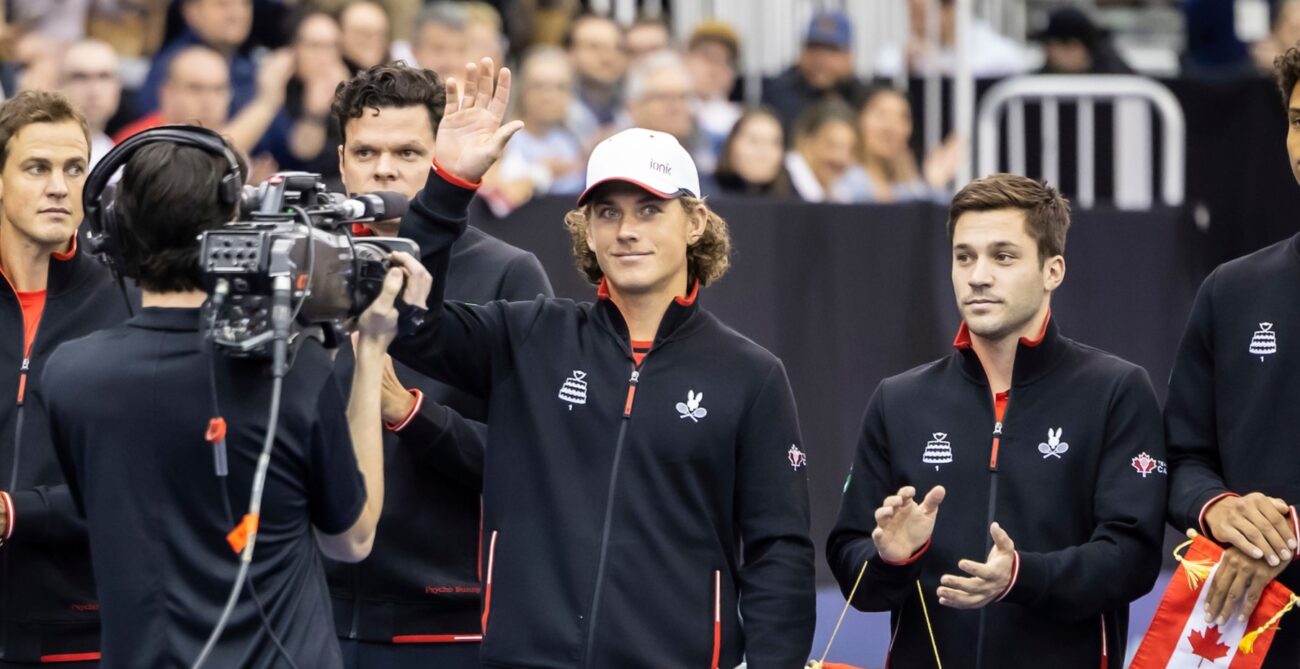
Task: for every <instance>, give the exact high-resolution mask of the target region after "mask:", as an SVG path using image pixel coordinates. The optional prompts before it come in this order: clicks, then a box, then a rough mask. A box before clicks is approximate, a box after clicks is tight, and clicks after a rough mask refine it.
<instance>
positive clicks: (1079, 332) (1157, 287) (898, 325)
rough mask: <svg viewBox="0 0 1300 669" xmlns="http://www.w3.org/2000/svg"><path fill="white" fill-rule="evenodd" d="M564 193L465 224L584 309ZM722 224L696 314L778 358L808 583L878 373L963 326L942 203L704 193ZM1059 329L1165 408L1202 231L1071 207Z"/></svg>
mask: <svg viewBox="0 0 1300 669" xmlns="http://www.w3.org/2000/svg"><path fill="white" fill-rule="evenodd" d="M572 202H573V200H572V198H567V197H566V198H544V199H540V200H537V201H534V202H532V203H529V204H528V205H526V206H525V207H523V208H521V209H519V210H518V211H516V212H514V213H513V214H512V215H510V216H509V217H507V218H505V219H501V220H497V219H495V218H493V217H492V216H491V215H490V214H489V213H487V209H486V207H484V206H482V204H481V203H478V202H476V204H475V206H474V208H473V209H472V210H471V221H472V222H473V224H474V225H477V226H478V227H480V228H481V229H483V230H485V231H487V232H489V233H491V234H493V235H496V236H497V237H500V238H501V239H504V240H506V241H507V242H510V243H511V244H514V245H516V246H519V247H521V248H524V249H527V250H529V251H532V252H533V253H535V254H536V255H537V257H538V258H539V259H540V260H541V262H542V264H543V265H544V266H545V267H546V271H547V272H548V273H549V274H550V277H551V282H552V284H554V286H555V293H556V295H558V296H561V297H570V298H573V299H578V300H591V299H594V297H595V288H594V287H593V286H591V285H590V284H589V283H587V282H586V279H585V278H584V277H583V276H582V275H581V274H579V273H578V271H577V270H576V269H575V268H574V264H573V261H572V259H571V256H570V241H569V236H568V233H567V232H565V230H564V227H563V218H564V213H565V211H567V210H568V209H569V208H570V207H571V206H572ZM710 203H711V204H712V205H713V207H714V209H715V210H716V211H718V212H719V213H720V214H721V215H722V216H723V217H724V218H726V219H727V222H728V224H729V226H730V227H731V233H732V241H733V255H732V261H733V262H732V268H731V270H730V272H729V273H728V274H727V275H726V276H725V277H723V279H722V280H720V281H719V282H718V283H717V284H716V285H713V286H710V287H708V288H705V289H703V290H701V292H700V300H701V305H702V306H703V307H704V308H706V309H708V310H710V311H712V312H713V313H714V314H715V315H717V316H718V317H719V318H721V319H722V320H723V322H725V323H727V324H728V325H730V326H731V327H733V328H735V329H736V330H738V331H740V332H741V333H742V334H744V335H746V336H748V337H749V338H751V339H753V340H754V341H756V342H758V343H759V344H761V345H762V346H764V347H766V348H767V349H768V350H770V351H772V352H773V353H774V354H776V355H777V356H778V357H780V358H781V359H782V361H784V363H785V366H786V370H787V371H788V373H789V376H790V383H791V385H792V386H793V389H794V394H795V399H796V401H797V402H798V406H799V419H800V425H801V427H802V429H803V436H804V442H805V444H806V445H807V449H806V450H807V452H808V467H809V476H810V478H811V481H812V511H813V539H814V541H815V542H816V543H817V544H818V556H819V557H818V570H819V576H820V577H821V578H822V579H823V580H825V579H828V578H829V574H828V572H827V570H826V569H825V566H824V559H822V557H821V551H822V548H823V546H822V544H823V543H824V540H825V537H826V535H827V534H828V533H829V532H830V528H831V526H832V525H833V523H834V521H835V516H836V514H837V513H838V510H839V502H840V494H841V488H842V486H843V482H844V477H845V475H846V473H847V472H848V468H849V464H850V463H851V462H852V456H853V449H854V446H855V442H856V439H857V436H858V429H859V426H860V424H861V419H862V415H863V411H864V410H865V408H866V403H867V399H868V398H869V397H870V395H871V392H872V391H873V390H874V389H875V387H876V384H878V383H879V382H880V380H881V379H883V378H885V377H886V376H890V375H893V374H898V373H900V372H903V371H905V370H907V369H909V368H911V367H914V366H916V365H919V364H922V363H924V362H927V361H929V360H933V359H935V358H938V357H940V356H944V355H947V354H949V353H950V352H951V351H952V348H951V344H952V339H953V335H954V334H955V333H956V331H957V326H958V324H959V317H958V315H957V309H956V304H955V299H954V297H953V291H952V282H951V278H950V251H949V244H948V240H947V230H946V225H945V224H946V216H947V212H946V209H944V208H943V207H940V206H938V205H933V204H912V205H875V206H862V205H857V206H854V205H813V204H805V203H799V202H775V201H766V200H726V199H714V198H710ZM1072 219H1073V223H1072V225H1071V228H1070V233H1069V242H1068V244H1067V246H1066V253H1065V257H1066V275H1065V283H1064V284H1063V286H1062V287H1061V289H1060V290H1058V291H1057V294H1056V295H1055V296H1054V298H1053V301H1052V313H1053V316H1052V317H1053V318H1054V319H1056V322H1057V323H1058V324H1059V325H1060V328H1061V332H1062V333H1063V334H1065V335H1066V336H1069V337H1071V338H1073V339H1076V340H1079V341H1082V342H1084V343H1087V344H1089V345H1092V346H1096V347H1098V348H1101V349H1103V350H1106V351H1109V352H1111V353H1114V354H1115V355H1118V356H1120V357H1122V358H1125V359H1127V360H1130V361H1132V362H1135V363H1137V364H1140V365H1142V366H1143V367H1145V368H1146V369H1147V371H1148V372H1149V373H1150V375H1151V381H1152V384H1153V385H1154V386H1155V388H1156V391H1157V393H1158V394H1159V395H1160V397H1161V398H1162V399H1163V397H1164V394H1165V386H1166V383H1167V379H1168V376H1169V370H1170V367H1171V365H1172V363H1173V357H1174V353H1175V351H1176V349H1177V346H1178V342H1179V339H1180V337H1181V336H1182V330H1183V326H1184V325H1185V323H1186V319H1187V315H1188V311H1189V310H1190V307H1191V301H1192V298H1193V296H1194V295H1195V291H1196V287H1197V285H1198V284H1199V282H1200V280H1201V278H1202V275H1203V270H1201V269H1199V265H1200V264H1201V263H1200V262H1197V259H1198V258H1203V257H1204V256H1203V255H1202V254H1203V253H1204V248H1203V247H1204V245H1205V243H1206V241H1205V237H1204V236H1203V235H1202V234H1201V233H1198V232H1197V231H1196V229H1195V227H1194V226H1193V224H1192V223H1191V220H1190V217H1189V216H1186V215H1184V213H1183V211H1181V210H1176V209H1157V210H1153V211H1147V212H1118V211H1109V210H1099V209H1093V210H1089V211H1079V212H1075V213H1074V214H1073V216H1072Z"/></svg>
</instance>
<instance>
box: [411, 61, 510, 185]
mask: <svg viewBox="0 0 1300 669" xmlns="http://www.w3.org/2000/svg"><path fill="white" fill-rule="evenodd" d="M509 102H510V69H509V68H505V67H503V68H501V70H500V71H499V72H498V71H496V70H495V68H494V66H493V64H492V59H491V58H484V59H483V60H482V61H480V62H479V63H478V64H477V65H475V64H474V63H468V64H466V66H465V80H464V83H463V84H462V83H461V82H459V81H457V80H456V79H455V78H453V77H448V78H447V106H446V110H445V111H444V112H443V116H442V122H441V123H439V124H438V132H437V133H436V134H437V136H436V137H435V138H434V148H433V155H434V158H435V159H436V160H437V161H438V164H439V165H440V166H442V168H443V169H446V170H448V171H449V172H451V174H452V175H453V176H456V177H458V178H460V179H464V180H466V181H471V182H474V181H478V180H479V179H481V178H483V175H484V174H486V173H487V171H488V168H489V167H492V164H493V163H495V162H496V161H497V159H498V158H500V157H501V152H502V151H503V150H504V149H505V147H506V142H508V141H510V137H511V136H512V135H514V134H515V133H516V132H518V131H519V130H520V129H521V128H523V127H524V122H523V121H511V122H510V123H507V124H506V125H504V126H503V125H501V119H502V117H504V116H505V113H506V105H507V104H508V103H509Z"/></svg>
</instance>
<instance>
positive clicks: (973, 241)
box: [952, 209, 1065, 342]
mask: <svg viewBox="0 0 1300 669" xmlns="http://www.w3.org/2000/svg"><path fill="white" fill-rule="evenodd" d="M1064 278H1065V258H1064V257H1062V256H1055V257H1053V258H1048V259H1046V262H1043V261H1040V259H1039V257H1038V242H1037V241H1036V240H1035V239H1034V238H1033V237H1032V236H1031V235H1030V234H1029V230H1028V228H1027V227H1026V225H1025V212H1024V210H1021V209H996V210H993V211H969V212H966V213H964V214H962V215H961V217H960V218H958V219H957V224H956V225H955V226H954V227H953V234H952V289H953V292H954V293H955V294H956V297H957V309H958V310H959V311H960V312H961V317H962V318H963V319H964V320H965V321H966V326H967V327H968V328H970V331H971V334H972V335H975V336H977V337H982V338H984V339H986V340H989V341H994V342H996V341H1002V340H1004V339H1006V338H1007V337H1021V336H1025V335H1029V336H1035V335H1037V334H1038V333H1037V332H1034V331H1032V330H1033V329H1034V328H1036V327H1039V326H1040V325H1041V322H1042V321H1041V316H1042V315H1043V314H1044V313H1045V310H1046V309H1047V304H1048V300H1049V299H1050V297H1051V294H1052V291H1053V290H1055V289H1056V287H1057V286H1059V285H1061V281H1062V280H1063V279H1064Z"/></svg>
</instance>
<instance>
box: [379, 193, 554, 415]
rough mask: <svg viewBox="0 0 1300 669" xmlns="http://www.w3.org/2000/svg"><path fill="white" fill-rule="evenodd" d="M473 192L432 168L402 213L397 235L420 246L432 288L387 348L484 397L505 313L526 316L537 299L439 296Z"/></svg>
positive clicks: (502, 341) (501, 345)
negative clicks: (414, 321) (474, 301)
mask: <svg viewBox="0 0 1300 669" xmlns="http://www.w3.org/2000/svg"><path fill="white" fill-rule="evenodd" d="M473 197H474V191H472V190H469V189H466V188H461V187H460V186H457V185H454V184H452V183H451V182H449V181H447V180H446V179H444V178H442V176H440V175H439V174H438V172H437V171H436V170H434V171H431V172H430V173H429V179H428V181H427V182H426V183H425V187H424V189H423V190H421V191H420V192H419V194H417V195H416V197H415V200H413V201H412V202H411V208H410V209H408V210H407V212H406V214H405V215H404V216H402V224H401V229H400V232H399V234H400V235H401V236H402V237H406V238H409V239H411V240H414V241H415V242H416V243H417V244H419V245H420V256H421V261H422V262H423V263H424V266H425V267H427V268H428V269H429V271H430V273H432V274H433V290H432V291H431V292H430V293H429V299H428V307H429V314H428V316H427V318H425V321H424V324H423V325H422V326H421V327H420V329H419V330H417V331H416V332H415V333H414V334H411V335H409V336H406V337H400V338H398V339H397V340H396V341H394V342H393V344H392V346H391V347H390V349H389V351H390V352H391V353H392V355H393V357H394V358H396V359H397V360H400V361H401V362H402V363H403V364H405V365H407V366H409V367H411V368H412V369H414V370H415V371H417V372H419V373H421V374H424V375H425V376H428V377H431V378H434V379H438V380H439V381H442V382H444V383H447V384H449V385H451V386H454V387H456V388H459V389H461V390H463V391H465V392H467V393H469V394H471V395H474V396H476V397H482V398H486V397H488V396H489V394H490V390H491V388H492V386H493V384H494V379H495V378H496V376H497V375H499V374H504V373H505V372H506V371H508V369H509V361H510V343H509V342H510V329H509V326H510V322H509V317H510V316H511V314H512V313H515V314H516V315H522V316H523V318H524V319H525V320H527V319H529V318H530V316H529V314H535V313H536V311H537V309H538V308H540V302H537V301H534V303H517V304H514V305H513V306H512V305H511V304H510V303H507V302H505V301H500V300H498V301H496V302H491V303H489V304H486V305H482V306H478V305H469V304H460V303H454V302H446V301H445V300H444V298H443V290H444V288H445V286H446V283H447V281H446V279H447V268H448V266H449V263H450V260H451V245H452V244H453V243H454V242H455V241H456V240H457V239H458V238H459V237H460V236H461V235H462V234H464V232H465V227H466V225H467V220H468V207H469V203H470V200H472V199H473Z"/></svg>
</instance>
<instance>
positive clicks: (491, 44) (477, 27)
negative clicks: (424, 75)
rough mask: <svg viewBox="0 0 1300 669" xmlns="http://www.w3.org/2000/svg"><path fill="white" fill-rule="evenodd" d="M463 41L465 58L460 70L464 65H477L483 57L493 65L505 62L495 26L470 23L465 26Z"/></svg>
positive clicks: (500, 39)
mask: <svg viewBox="0 0 1300 669" xmlns="http://www.w3.org/2000/svg"><path fill="white" fill-rule="evenodd" d="M464 40H465V58H464V60H463V62H462V63H461V68H462V69H464V67H465V65H464V63H477V62H479V61H481V60H483V58H484V57H487V58H491V59H492V62H494V63H504V62H505V52H504V51H502V49H501V47H502V42H503V39H502V36H501V31H500V30H497V27H496V26H495V25H493V24H491V23H488V22H486V21H470V22H468V23H466V24H465V38H464ZM434 72H438V70H434ZM439 74H441V72H439Z"/></svg>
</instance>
